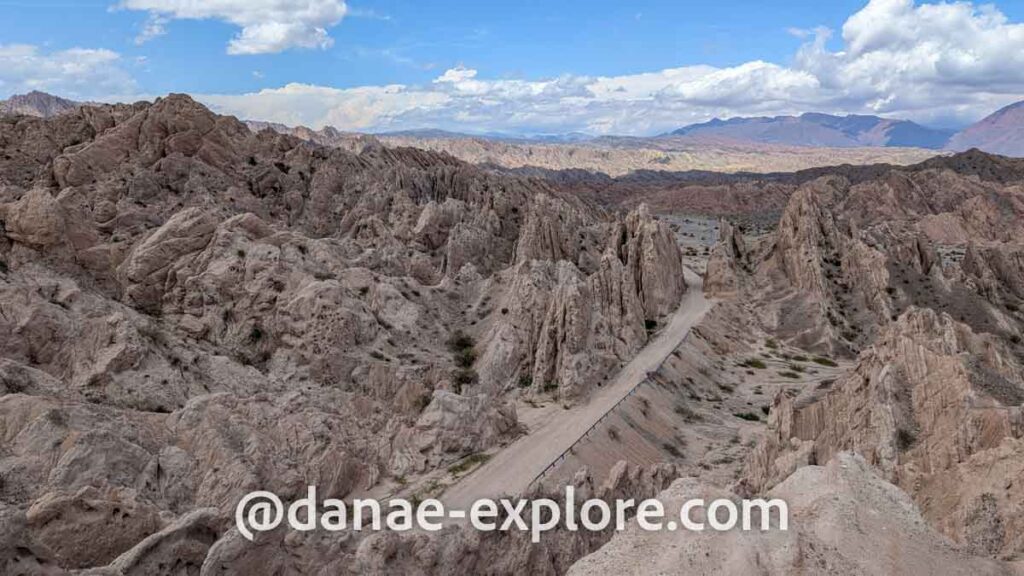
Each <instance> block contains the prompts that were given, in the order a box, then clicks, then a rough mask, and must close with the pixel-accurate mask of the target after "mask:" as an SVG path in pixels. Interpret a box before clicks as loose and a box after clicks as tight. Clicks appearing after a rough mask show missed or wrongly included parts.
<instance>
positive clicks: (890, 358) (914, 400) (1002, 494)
mask: <svg viewBox="0 0 1024 576" xmlns="http://www.w3.org/2000/svg"><path fill="white" fill-rule="evenodd" d="M1022 401H1024V369H1022V367H1021V365H1020V363H1019V360H1018V359H1017V355H1016V354H1014V353H1013V352H1012V351H1010V350H1009V349H1008V348H1007V347H1006V345H1004V344H1002V343H1000V342H999V341H998V339H996V338H994V337H992V336H991V335H977V334H974V333H973V332H972V331H971V330H970V328H969V327H967V326H965V325H964V324H961V323H958V322H956V321H954V320H953V319H952V318H950V317H949V316H948V315H946V314H939V313H936V312H934V311H932V310H923V309H916V308H915V309H911V310H909V311H908V312H906V313H904V314H903V315H902V316H901V317H900V318H899V320H898V321H897V322H895V323H893V324H892V325H891V326H889V327H888V328H887V329H886V330H885V331H884V332H883V334H882V335H881V336H880V337H879V339H878V340H877V341H876V342H875V343H874V344H873V345H872V346H871V347H870V348H868V349H866V350H865V351H864V352H863V353H862V354H861V356H860V358H859V359H858V363H857V366H856V368H855V369H854V370H852V371H851V372H850V373H849V374H847V375H846V376H844V377H843V378H841V379H839V380H838V381H837V382H836V383H835V384H834V385H833V386H832V387H831V388H830V389H829V390H827V391H824V392H821V393H820V398H818V397H812V398H809V399H806V400H801V401H800V402H795V401H794V400H793V399H791V398H789V397H787V396H786V395H784V394H783V395H780V396H779V397H777V398H776V400H775V404H774V406H773V407H772V411H771V415H770V418H769V424H768V426H769V431H768V434H767V436H766V438H765V440H764V441H763V443H762V444H761V445H760V446H759V447H758V448H757V449H756V450H755V452H754V454H753V456H752V458H751V460H750V463H749V465H748V469H747V473H746V479H745V485H746V487H747V488H748V489H750V490H751V491H752V492H760V491H762V490H764V489H766V488H768V487H771V486H773V485H775V484H777V483H778V482H780V481H782V480H783V479H784V478H786V477H787V476H789V475H790V474H791V473H792V472H793V471H794V470H796V469H798V468H799V467H801V466H805V465H809V464H814V463H817V462H824V461H827V460H829V459H830V458H831V457H832V456H833V455H834V454H836V453H838V452H841V451H845V450H853V451H855V452H857V453H859V454H862V455H863V456H864V458H865V459H866V461H867V462H869V463H871V464H872V465H873V466H875V467H876V468H878V469H879V470H880V471H881V473H882V474H883V475H884V477H885V478H887V479H888V480H890V481H891V482H893V483H895V484H897V485H898V486H900V487H901V488H903V489H904V490H905V491H906V492H907V493H909V494H910V495H911V497H913V498H914V500H915V501H916V502H917V503H918V505H919V506H920V508H921V511H922V514H923V515H924V517H925V518H926V519H927V520H928V521H929V522H930V523H931V524H932V525H933V526H934V527H935V528H936V529H938V530H939V531H941V532H942V533H944V534H946V535H947V536H949V537H951V538H953V539H955V540H957V541H958V542H961V543H963V544H964V545H965V546H967V547H968V548H969V549H970V550H971V551H972V552H973V553H976V554H981V555H993V556H1006V557H1012V556H1015V555H1019V554H1020V553H1021V551H1022V550H1024V540H1021V535H1022V534H1024V524H1021V521H1020V511H1021V507H1022V505H1024V493H1022V492H1021V491H1020V490H1019V488H1018V487H1016V484H1017V479H1018V478H1020V477H1021V474H1024V438H1022V436H1024V417H1022V414H1021V403H1022Z"/></svg>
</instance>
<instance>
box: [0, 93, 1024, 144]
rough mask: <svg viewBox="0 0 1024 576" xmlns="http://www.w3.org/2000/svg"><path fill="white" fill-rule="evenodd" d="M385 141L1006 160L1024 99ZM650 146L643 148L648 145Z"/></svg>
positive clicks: (23, 105)
mask: <svg viewBox="0 0 1024 576" xmlns="http://www.w3.org/2000/svg"><path fill="white" fill-rule="evenodd" d="M82 104H83V103H81V102H75V101H72V100H67V99H64V98H61V97H59V96H54V95H52V94H47V93H45V92H38V91H33V92H29V93H28V94H20V95H15V96H11V97H10V98H9V99H7V100H0V115H6V114H24V115H27V116H38V117H43V118H48V117H51V116H55V115H58V114H62V113H65V112H68V111H70V110H74V109H75V108H77V107H79V106H81V105H82ZM247 123H248V124H249V126H250V127H251V128H253V129H256V130H259V129H261V128H272V129H274V130H277V131H279V132H287V133H291V134H295V135H296V136H299V137H302V138H305V139H307V140H312V141H316V142H319V143H321V144H325V145H338V144H339V143H348V144H350V145H351V144H352V143H353V142H356V141H360V140H362V139H361V138H360V136H362V135H360V134H356V133H352V132H342V131H339V130H336V129H334V128H331V127H326V128H324V129H322V130H317V131H314V130H311V129H309V128H305V127H301V126H300V127H287V126H284V125H282V124H276V123H272V122H261V121H249V122H247ZM378 136H379V137H381V138H383V139H385V140H392V139H394V140H400V141H402V143H404V144H409V145H415V142H417V141H441V140H468V139H473V140H480V141H497V142H508V143H518V142H524V143H534V144H581V145H589V144H593V145H599V146H618V147H622V146H627V145H628V146H627V147H645V148H647V147H650V148H655V149H657V148H659V147H663V146H658V145H657V143H658V142H659V141H663V140H666V139H669V140H671V139H679V140H683V141H686V142H688V143H689V144H690V145H691V146H699V145H700V143H701V142H707V143H710V144H716V145H721V144H722V143H736V144H759V145H781V146H797V147H799V146H804V147H815V148H855V147H899V148H924V149H930V150H952V151H964V150H968V149H971V148H978V149H979V150H983V151H985V152H990V153H994V154H1002V155H1004V156H1018V157H1024V101H1022V102H1018V103H1016V104H1011V105H1010V106H1007V107H1005V108H1003V109H1001V110H999V111H997V112H995V113H993V114H992V115H990V116H988V117H986V118H984V119H982V120H980V121H978V122H976V123H975V124H972V125H971V126H968V127H967V128H965V129H963V130H961V131H960V132H954V131H952V130H943V129H937V128H929V127H927V126H922V125H920V124H917V123H915V122H911V121H910V120H895V119H889V118H881V117H879V116H867V115H850V116H834V115H831V114H820V113H812V112H809V113H806V114H801V115H800V116H774V117H737V118H729V119H727V120H721V119H718V118H715V119H713V120H711V121H709V122H703V123H700V124H691V125H689V126H684V127H683V128H680V129H678V130H674V131H672V132H670V133H668V134H663V135H662V136H656V137H653V138H618V137H601V138H598V137H593V136H589V135H587V134H580V133H575V132H573V133H568V134H546V135H535V136H517V135H512V134H506V133H487V134H463V133H459V132H449V131H446V130H438V129H419V130H403V131H397V132H387V133H382V134H378ZM645 142H646V143H647V144H644V143H645Z"/></svg>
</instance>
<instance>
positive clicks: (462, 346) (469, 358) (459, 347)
mask: <svg viewBox="0 0 1024 576" xmlns="http://www.w3.org/2000/svg"><path fill="white" fill-rule="evenodd" d="M447 345H448V350H450V351H451V353H452V360H453V361H454V362H455V365H456V366H458V368H457V369H456V370H455V371H454V372H452V384H453V386H454V388H455V393H456V394H462V390H463V388H465V387H467V386H472V385H473V384H476V383H477V382H478V381H479V379H480V376H479V375H478V374H477V373H476V370H474V369H473V363H474V362H476V357H477V354H476V350H474V348H473V346H475V345H476V342H475V341H474V340H473V337H472V336H470V335H468V334H466V333H465V332H463V331H462V330H456V331H455V332H453V333H452V335H451V336H450V337H449V338H448V342H447Z"/></svg>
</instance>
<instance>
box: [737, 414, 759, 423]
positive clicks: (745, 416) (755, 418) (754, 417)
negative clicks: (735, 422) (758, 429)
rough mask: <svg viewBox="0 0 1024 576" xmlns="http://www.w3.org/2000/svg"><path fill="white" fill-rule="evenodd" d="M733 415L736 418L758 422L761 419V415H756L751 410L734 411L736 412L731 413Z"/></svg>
mask: <svg viewBox="0 0 1024 576" xmlns="http://www.w3.org/2000/svg"><path fill="white" fill-rule="evenodd" d="M733 416H735V417H737V418H739V419H741V420H748V421H750V422H760V421H761V417H760V416H758V415H757V414H754V413H753V412H736V413H734V414H733Z"/></svg>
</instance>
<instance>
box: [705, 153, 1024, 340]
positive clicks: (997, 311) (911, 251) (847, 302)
mask: <svg viewBox="0 0 1024 576" xmlns="http://www.w3.org/2000/svg"><path fill="white" fill-rule="evenodd" d="M1022 181H1024V178H1022V177H1021V174H1020V166H1019V162H1012V161H1008V160H1007V159H999V158H995V157H990V156H987V155H984V154H980V153H976V152H975V153H967V154H964V155H958V156H954V157H950V158H946V159H941V161H933V162H930V163H927V164H924V165H921V166H917V167H912V168H909V169H898V168H893V169H889V170H887V171H884V172H882V173H881V174H879V175H878V176H874V177H866V178H865V177H860V178H857V179H855V180H851V179H850V178H848V177H846V176H823V177H821V178H818V179H816V180H813V181H810V182H808V183H806V184H804V185H802V186H800V187H799V188H798V189H797V190H796V192H795V193H794V194H793V196H792V197H791V199H790V201H789V204H788V205H787V207H786V210H785V211H784V212H783V215H782V218H781V219H780V221H779V224H778V227H777V230H776V232H775V233H774V234H772V235H770V236H769V237H767V238H764V239H761V240H760V241H755V242H750V243H747V244H745V245H743V246H740V245H739V244H738V243H737V242H736V241H735V240H734V239H731V240H728V241H725V242H722V243H720V244H719V245H718V246H717V247H716V249H715V251H714V252H713V254H712V258H711V260H712V262H714V264H713V265H712V269H711V272H712V273H713V276H719V275H724V278H723V280H722V282H724V283H725V287H730V286H733V285H735V284H737V282H739V283H742V284H744V285H747V286H749V288H748V290H747V292H746V294H745V297H748V298H752V299H756V300H758V301H760V302H763V303H764V313H763V320H764V321H765V323H766V324H767V325H768V326H771V327H772V329H773V331H775V332H777V333H778V334H779V336H781V337H782V338H785V339H787V340H789V341H791V342H793V343H795V344H798V345H800V346H802V347H805V348H812V349H813V348H817V349H819V350H822V351H826V352H831V353H839V354H855V353H856V352H857V351H858V350H859V349H860V348H862V347H863V346H864V345H866V344H867V343H869V342H871V341H872V340H873V339H874V338H875V336H876V335H877V330H878V327H879V326H881V325H884V324H885V323H887V322H889V321H891V320H892V319H893V318H894V317H895V316H898V315H899V314H900V313H902V312H903V311H904V310H906V309H907V308H909V307H910V306H918V307H929V308H934V309H936V310H941V311H946V312H949V313H950V314H952V315H953V316H954V317H956V318H957V319H958V320H961V321H963V322H965V323H967V324H968V325H970V326H971V327H972V328H973V329H974V330H976V331H983V332H992V333H996V334H1000V335H1002V336H1004V337H1007V338H1011V337H1015V336H1016V337H1019V336H1020V335H1021V333H1022V329H1024V326H1022V325H1021V323H1020V319H1019V318H1018V317H1017V316H1016V313H1015V310H1016V309H1017V307H1018V301H1017V296H1016V295H1015V294H1014V290H1015V288H1010V287H1012V286H1014V285H1016V286H1019V284H1016V279H1015V277H1014V274H1015V273H1016V272H1015V268H1014V264H1012V262H1013V261H1014V259H1013V256H1012V255H1013V254H1015V253H1016V252H1017V248H1016V244H1017V238H1019V237H1020V234H1021V232H1024V229H1022V228H1021V221H1022V220H1021V216H1022V215H1024V203H1022V202H1021V200H1020V197H1019V192H1018V187H1019V185H1020V183H1021V182H1022ZM968 253H969V254H970V258H966V257H965V255H966V254H968ZM748 267H749V268H751V269H750V271H749V273H747V274H744V275H743V277H742V278H740V279H739V280H732V279H729V276H730V274H731V273H732V272H734V271H736V270H743V269H746V268H748ZM997 278H998V279H1000V281H996V280H995V279H997ZM712 280H713V281H712V282H711V287H712V289H718V284H719V281H718V280H717V279H716V278H714V277H713V278H712ZM1000 285H1001V286H1005V287H1007V288H1000V287H999V286H1000Z"/></svg>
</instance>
